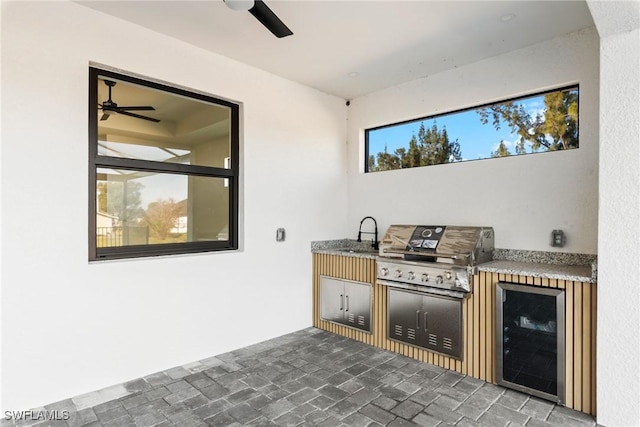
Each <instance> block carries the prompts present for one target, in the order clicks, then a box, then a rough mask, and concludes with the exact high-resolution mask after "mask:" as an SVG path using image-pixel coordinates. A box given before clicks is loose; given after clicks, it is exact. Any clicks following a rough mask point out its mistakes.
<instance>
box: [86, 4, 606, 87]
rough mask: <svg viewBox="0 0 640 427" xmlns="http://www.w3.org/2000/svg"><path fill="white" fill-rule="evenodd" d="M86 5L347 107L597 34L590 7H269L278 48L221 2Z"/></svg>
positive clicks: (260, 29) (248, 18)
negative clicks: (403, 86)
mask: <svg viewBox="0 0 640 427" xmlns="http://www.w3.org/2000/svg"><path fill="white" fill-rule="evenodd" d="M78 3H80V4H82V5H84V6H87V7H90V8H92V9H96V10H99V11H102V12H104V13H107V14H109V15H112V16H115V17H118V18H121V19H124V20H127V21H130V22H133V23H136V24H138V25H141V26H143V27H146V28H149V29H151V30H154V31H157V32H160V33H164V34H166V35H169V36H171V37H174V38H177V39H180V40H183V41H185V42H188V43H190V44H193V45H195V46H199V47H201V48H204V49H206V50H209V51H212V52H216V53H219V54H221V55H224V56H226V57H229V58H233V59H235V60H238V61H240V62H243V63H245V64H249V65H252V66H255V67H257V68H260V69H263V70H266V71H269V72H271V73H273V74H276V75H279V76H282V77H285V78H287V79H290V80H294V81H297V82H300V83H302V84H305V85H307V86H311V87H314V88H316V89H319V90H321V91H324V92H327V93H330V94H333V95H337V96H340V97H342V98H345V99H352V98H355V97H357V96H361V95H365V94H368V93H371V92H374V91H376V90H379V89H383V88H385V87H390V86H394V85H397V84H399V83H403V82H407V81H410V80H414V79H417V78H420V77H425V76H428V75H432V74H435V73H438V72H441V71H444V70H447V69H451V68H455V67H459V66H461V65H465V64H469V63H472V62H475V61H479V60H482V59H484V58H488V57H491V56H495V55H499V54H502V53H505V52H509V51H511V50H514V49H518V48H521V47H524V46H529V45H532V44H535V43H538V42H541V41H543V40H547V39H551V38H554V37H557V36H559V35H562V34H567V33H571V32H574V31H577V30H580V29H583V28H587V27H591V26H593V25H594V24H593V20H592V18H591V14H590V13H589V9H588V7H587V4H586V2H585V1H584V0H572V1H519V0H518V1H513V0H512V1H390V0H389V1H364V0H362V1H359V0H341V1H331V0H324V1H317V0H297V1H282V0H266V1H265V3H266V4H267V5H268V6H269V7H270V8H271V9H272V10H273V11H274V12H275V13H276V14H277V15H278V16H279V17H280V19H282V21H284V23H285V24H286V25H287V26H288V27H289V28H290V29H291V30H292V31H293V33H294V34H293V35H292V36H289V37H285V38H282V39H278V38H276V37H274V36H273V35H272V34H271V33H270V32H269V31H268V30H267V29H266V28H264V27H263V26H262V25H261V24H260V23H259V22H258V21H257V20H256V19H255V18H254V17H253V16H252V15H251V14H250V13H249V12H245V11H233V10H231V9H229V8H228V7H226V6H225V5H224V3H223V2H222V0H199V1H171V0H160V1H154V0H151V1H140V0H135V1H127V0H124V1H123V0H108V1H93V0H90V1H78ZM507 16H512V19H510V20H504V17H507ZM354 73H357V76H353V74H354Z"/></svg>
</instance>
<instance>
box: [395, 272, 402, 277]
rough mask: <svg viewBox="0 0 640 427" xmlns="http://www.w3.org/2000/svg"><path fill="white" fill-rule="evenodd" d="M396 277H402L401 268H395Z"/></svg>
mask: <svg viewBox="0 0 640 427" xmlns="http://www.w3.org/2000/svg"><path fill="white" fill-rule="evenodd" d="M396 277H397V278H400V277H402V271H401V270H396Z"/></svg>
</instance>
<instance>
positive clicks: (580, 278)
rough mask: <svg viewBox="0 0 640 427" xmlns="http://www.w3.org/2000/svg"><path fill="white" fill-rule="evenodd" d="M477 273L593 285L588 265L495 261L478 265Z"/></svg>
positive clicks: (592, 277)
mask: <svg viewBox="0 0 640 427" xmlns="http://www.w3.org/2000/svg"><path fill="white" fill-rule="evenodd" d="M478 270H479V271H487V272H491V273H504V274H518V275H522V276H532V277H541V278H544V279H560V280H572V281H576V282H588V283H595V282H596V279H595V277H594V276H593V271H592V270H593V269H592V267H591V266H589V265H561V264H543V263H538V262H523V261H509V260H497V261H491V262H487V263H485V264H480V265H479V266H478Z"/></svg>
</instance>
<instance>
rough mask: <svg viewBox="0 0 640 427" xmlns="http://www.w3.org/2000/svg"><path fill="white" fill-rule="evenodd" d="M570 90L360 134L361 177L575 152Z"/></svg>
mask: <svg viewBox="0 0 640 427" xmlns="http://www.w3.org/2000/svg"><path fill="white" fill-rule="evenodd" d="M579 93H580V92H579V87H578V86H571V87H566V88H562V89H556V90H552V91H548V92H543V93H538V94H534V95H529V96H524V97H520V98H516V99H510V100H507V101H502V102H497V103H492V104H485V105H481V106H478V107H473V108H469V109H465V110H458V111H453V112H449V113H444V114H439V115H436V116H429V117H424V118H420V119H417V120H411V121H406V122H402V123H396V124H392V125H387V126H381V127H377V128H372V129H367V130H365V159H364V161H365V171H366V172H379V171H386V170H394V169H403V168H413V167H419V166H431V165H439V164H443V163H455V162H462V161H466V160H478V159H488V158H496V157H507V156H514V155H523V154H532V153H544V152H549V151H558V150H569V149H574V148H578V104H579Z"/></svg>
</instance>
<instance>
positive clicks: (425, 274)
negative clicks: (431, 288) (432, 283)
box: [420, 273, 429, 282]
mask: <svg viewBox="0 0 640 427" xmlns="http://www.w3.org/2000/svg"><path fill="white" fill-rule="evenodd" d="M420 280H422V281H423V282H428V281H429V275H428V274H427V273H424V274H423V275H422V277H421V278H420Z"/></svg>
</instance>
